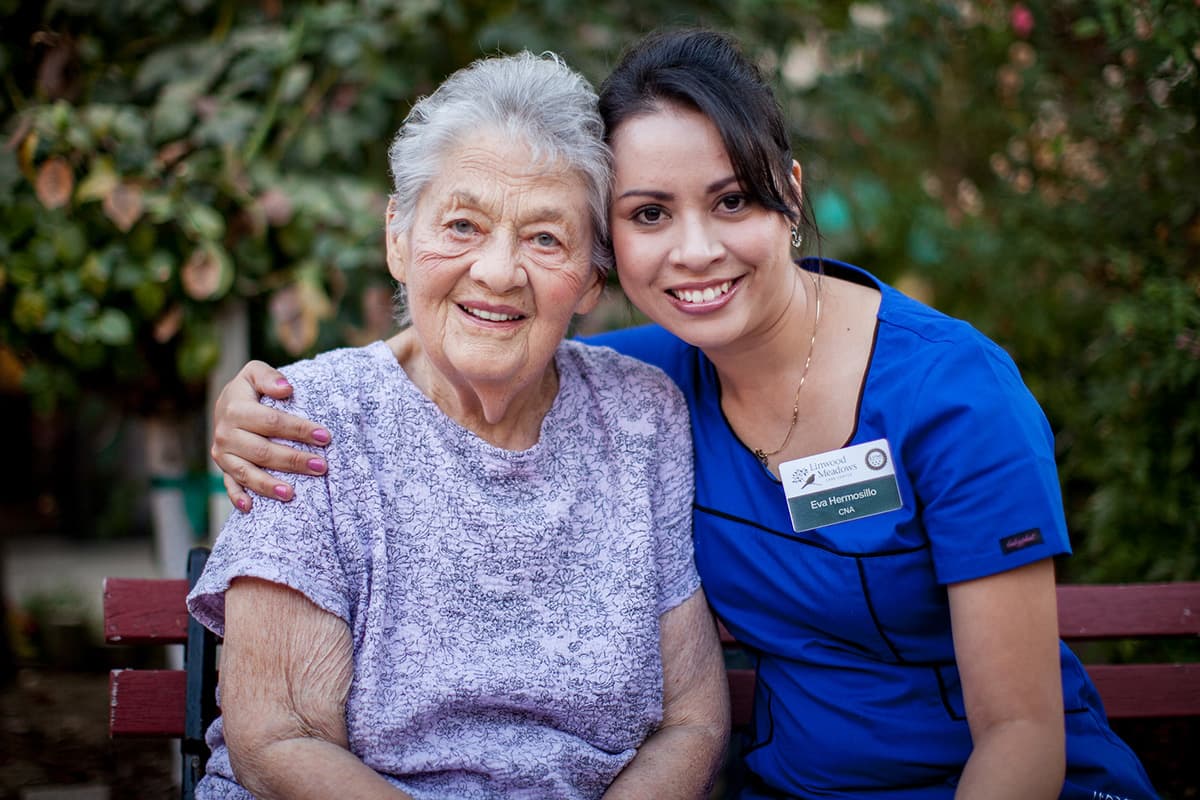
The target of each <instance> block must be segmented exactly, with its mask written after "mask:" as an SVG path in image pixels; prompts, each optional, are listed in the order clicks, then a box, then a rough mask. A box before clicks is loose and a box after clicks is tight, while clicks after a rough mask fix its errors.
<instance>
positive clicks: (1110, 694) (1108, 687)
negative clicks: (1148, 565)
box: [104, 548, 1200, 800]
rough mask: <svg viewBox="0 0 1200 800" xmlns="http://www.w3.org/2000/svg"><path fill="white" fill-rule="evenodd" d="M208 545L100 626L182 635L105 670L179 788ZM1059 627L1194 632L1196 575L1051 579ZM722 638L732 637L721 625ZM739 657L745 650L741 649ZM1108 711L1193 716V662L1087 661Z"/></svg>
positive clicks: (741, 706) (136, 728)
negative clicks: (180, 664)
mask: <svg viewBox="0 0 1200 800" xmlns="http://www.w3.org/2000/svg"><path fill="white" fill-rule="evenodd" d="M207 557H208V551H207V550H206V549H204V548H195V549H194V550H193V551H192V552H191V553H190V554H189V556H188V573H187V574H188V578H187V579H186V580H185V579H135V578H108V579H106V580H105V583H104V631H105V639H106V641H107V642H108V643H109V644H114V645H120V644H184V645H185V653H186V659H185V669H184V670H139V669H123V670H122V669H118V670H113V671H112V673H111V675H110V679H109V699H110V708H109V734H110V735H111V736H113V737H121V736H146V737H164V738H180V739H181V744H180V747H181V749H182V752H183V759H184V764H183V793H184V794H183V796H184V797H185V798H186V799H187V800H190V798H191V797H192V794H191V788H192V787H194V786H195V782H196V781H197V780H199V778H200V777H201V776H202V775H203V774H204V764H205V761H206V760H207V758H208V749H207V748H206V747H205V744H204V732H205V730H206V729H207V728H208V725H209V724H210V723H211V722H212V720H213V719H214V718H215V716H216V713H217V709H216V702H215V687H216V647H217V644H218V642H217V638H216V637H215V636H213V635H212V633H210V632H209V631H207V630H205V629H204V628H203V627H202V626H201V625H199V624H198V623H197V622H195V621H194V620H192V619H190V618H189V616H188V614H187V609H186V607H185V605H184V598H185V597H186V596H187V592H188V588H189V587H190V586H191V585H193V584H194V583H195V581H196V579H197V578H198V577H199V575H200V572H201V571H202V570H203V568H204V561H205V560H206V559H207ZM1058 624H1059V632H1060V635H1061V636H1062V638H1063V639H1065V640H1066V641H1067V642H1068V643H1072V644H1078V643H1082V642H1091V641H1102V640H1112V639H1172V638H1173V639H1195V638H1197V637H1200V582H1180V583H1153V584H1152V583H1145V584H1107V585H1064V586H1059V587H1058ZM721 638H722V643H723V644H724V646H725V647H726V649H727V651H728V652H729V653H731V654H736V653H738V651H740V649H741V648H740V646H739V645H738V643H737V642H736V641H734V639H733V638H732V637H731V636H729V634H728V632H727V631H725V629H724V628H723V627H722V629H721ZM742 657H743V658H744V654H743V656H742ZM734 658H735V659H736V658H737V656H736V655H735V656H734ZM1087 670H1088V674H1090V675H1091V676H1092V680H1093V681H1094V682H1095V684H1096V688H1097V689H1098V690H1099V692H1100V696H1101V698H1103V700H1104V706H1105V710H1106V711H1107V712H1108V716H1109V717H1110V718H1112V719H1133V718H1151V717H1153V718H1170V717H1200V662H1187V663H1151V664H1088V665H1087ZM729 687H730V697H731V700H732V703H733V724H734V726H735V727H737V726H744V725H746V724H748V723H749V722H750V715H751V711H752V708H753V702H754V671H753V670H752V669H741V668H736V667H733V668H731V669H730V670H729Z"/></svg>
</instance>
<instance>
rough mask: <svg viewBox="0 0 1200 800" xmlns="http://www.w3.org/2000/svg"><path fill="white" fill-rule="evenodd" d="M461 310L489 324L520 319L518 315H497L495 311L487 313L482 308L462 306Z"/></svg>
mask: <svg viewBox="0 0 1200 800" xmlns="http://www.w3.org/2000/svg"><path fill="white" fill-rule="evenodd" d="M460 308H461V309H462V310H463V311H466V312H467V313H468V314H470V315H471V316H473V317H479V318H480V319H486V320H487V321H488V322H508V321H509V320H512V319H520V316H519V315H517V314H497V313H496V312H494V311H485V310H484V309H482V308H467V307H466V306H460Z"/></svg>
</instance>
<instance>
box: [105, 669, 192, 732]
mask: <svg viewBox="0 0 1200 800" xmlns="http://www.w3.org/2000/svg"><path fill="white" fill-rule="evenodd" d="M185 697H186V687H185V674H184V672H183V670H181V669H114V670H113V671H112V672H110V673H109V675H108V701H109V706H108V707H109V713H108V732H109V735H110V736H161V737H166V738H170V737H175V738H178V737H179V736H181V735H182V734H183V717H184V708H185V706H186V702H185Z"/></svg>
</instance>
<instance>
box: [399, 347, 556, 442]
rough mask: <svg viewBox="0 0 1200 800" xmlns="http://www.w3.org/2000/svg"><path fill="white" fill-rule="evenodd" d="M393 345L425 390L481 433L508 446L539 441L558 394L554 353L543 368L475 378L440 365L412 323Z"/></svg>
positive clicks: (452, 415)
mask: <svg viewBox="0 0 1200 800" xmlns="http://www.w3.org/2000/svg"><path fill="white" fill-rule="evenodd" d="M388 345H389V346H390V347H391V349H392V352H393V353H394V354H395V355H396V360H397V361H399V362H400V366H401V367H402V368H403V369H404V371H405V373H406V374H407V375H408V377H409V379H410V380H411V381H412V382H413V383H414V384H415V385H416V386H417V388H418V389H420V390H421V393H422V394H424V395H425V396H426V397H428V398H429V399H430V400H432V401H433V403H434V405H436V406H437V407H438V408H439V409H441V411H442V413H444V414H445V415H446V416H447V417H449V418H450V419H452V420H454V421H455V422H457V423H458V424H459V425H461V426H462V427H464V428H466V429H467V430H469V431H471V432H472V433H474V434H475V435H476V436H478V437H479V438H480V439H483V440H484V441H485V442H487V443H489V444H491V445H494V446H495V447H500V448H503V449H505V450H526V449H528V448H530V447H532V446H533V445H535V444H537V442H538V438H539V437H540V436H541V429H542V420H543V419H545V416H546V414H547V413H548V412H549V411H550V408H551V406H553V404H554V398H555V397H556V396H557V395H558V370H557V369H556V367H555V365H554V361H553V359H551V361H550V363H549V364H547V365H546V367H545V368H544V369H543V370H541V371H540V372H537V373H532V372H531V373H530V374H529V375H527V376H522V377H518V378H516V379H505V380H498V381H471V380H468V379H465V378H461V377H458V376H455V377H451V375H453V374H454V373H453V371H451V370H448V369H442V368H440V366H439V365H438V364H437V363H436V362H435V361H434V359H432V358H430V357H429V356H428V354H427V352H426V351H425V349H424V348H422V347H421V344H420V340H419V338H418V337H417V336H416V335H415V333H414V332H413V330H412V329H411V328H409V329H407V330H404V331H401V332H400V333H398V334H396V335H395V336H393V337H392V338H391V339H389V340H388Z"/></svg>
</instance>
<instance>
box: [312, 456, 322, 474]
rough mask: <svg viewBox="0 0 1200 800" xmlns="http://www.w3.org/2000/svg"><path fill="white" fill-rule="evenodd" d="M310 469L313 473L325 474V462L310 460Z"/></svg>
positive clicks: (315, 459)
mask: <svg viewBox="0 0 1200 800" xmlns="http://www.w3.org/2000/svg"><path fill="white" fill-rule="evenodd" d="M308 468H309V469H310V470H312V471H313V472H324V471H325V462H324V461H322V460H321V459H319V458H310V459H309V460H308Z"/></svg>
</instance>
